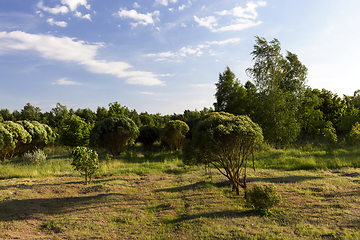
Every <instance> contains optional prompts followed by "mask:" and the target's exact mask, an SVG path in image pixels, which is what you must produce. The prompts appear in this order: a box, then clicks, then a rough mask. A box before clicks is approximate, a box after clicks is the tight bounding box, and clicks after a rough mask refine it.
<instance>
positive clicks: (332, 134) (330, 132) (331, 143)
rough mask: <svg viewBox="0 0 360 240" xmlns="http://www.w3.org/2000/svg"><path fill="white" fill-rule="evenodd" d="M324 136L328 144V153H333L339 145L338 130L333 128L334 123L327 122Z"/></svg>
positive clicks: (323, 132)
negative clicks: (337, 144)
mask: <svg viewBox="0 0 360 240" xmlns="http://www.w3.org/2000/svg"><path fill="white" fill-rule="evenodd" d="M322 134H323V136H324V137H325V138H326V140H327V142H328V152H329V153H331V152H332V151H333V148H334V147H335V146H336V143H337V135H336V130H335V128H334V127H333V124H332V122H330V121H328V122H326V125H325V127H324V128H323V130H322Z"/></svg>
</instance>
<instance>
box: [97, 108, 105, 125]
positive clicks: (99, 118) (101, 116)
mask: <svg viewBox="0 0 360 240" xmlns="http://www.w3.org/2000/svg"><path fill="white" fill-rule="evenodd" d="M107 116H108V110H107V109H106V108H104V107H98V108H97V109H96V120H97V122H101V121H102V120H104V119H106V118H107Z"/></svg>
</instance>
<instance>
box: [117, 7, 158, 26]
mask: <svg viewBox="0 0 360 240" xmlns="http://www.w3.org/2000/svg"><path fill="white" fill-rule="evenodd" d="M159 15H160V12H159V11H154V12H153V13H150V12H149V13H146V14H143V13H138V12H137V11H136V10H134V9H132V10H130V11H128V10H127V9H126V8H125V9H120V11H118V12H117V13H114V14H113V16H118V17H120V18H130V19H133V20H135V21H136V22H132V23H130V24H131V25H132V26H133V27H137V26H138V25H139V24H140V25H145V26H146V25H149V24H151V25H155V21H160V19H159Z"/></svg>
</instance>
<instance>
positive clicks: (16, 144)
mask: <svg viewBox="0 0 360 240" xmlns="http://www.w3.org/2000/svg"><path fill="white" fill-rule="evenodd" d="M0 124H1V125H2V126H3V127H4V128H5V129H6V130H7V131H8V133H9V134H11V136H12V137H11V138H9V137H8V136H7V137H6V139H7V141H6V142H7V145H6V146H5V147H3V148H2V149H1V155H2V158H3V161H4V160H5V159H6V157H7V156H9V158H10V159H11V158H12V157H13V156H14V154H17V153H19V152H21V150H22V149H23V148H24V146H26V144H28V143H30V142H31V140H32V137H31V135H30V134H29V133H28V132H27V131H26V130H25V129H24V127H23V126H22V125H21V124H18V123H15V122H12V121H5V122H3V123H0ZM4 134H5V135H7V133H6V132H4ZM8 140H11V142H9V141H8Z"/></svg>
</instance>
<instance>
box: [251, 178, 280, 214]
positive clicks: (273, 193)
mask: <svg viewBox="0 0 360 240" xmlns="http://www.w3.org/2000/svg"><path fill="white" fill-rule="evenodd" d="M247 202H248V204H249V205H250V206H252V207H253V208H255V210H256V211H259V212H261V213H263V214H269V213H271V211H270V210H271V208H273V207H275V206H277V205H279V204H280V203H281V196H280V194H279V193H278V191H277V189H276V187H275V185H274V184H267V185H254V186H253V187H252V188H251V189H249V190H248V192H247Z"/></svg>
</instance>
